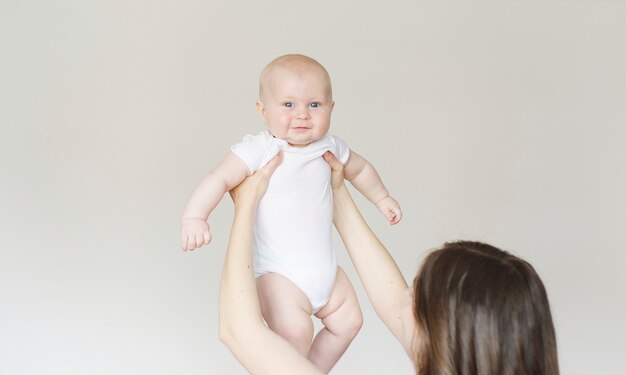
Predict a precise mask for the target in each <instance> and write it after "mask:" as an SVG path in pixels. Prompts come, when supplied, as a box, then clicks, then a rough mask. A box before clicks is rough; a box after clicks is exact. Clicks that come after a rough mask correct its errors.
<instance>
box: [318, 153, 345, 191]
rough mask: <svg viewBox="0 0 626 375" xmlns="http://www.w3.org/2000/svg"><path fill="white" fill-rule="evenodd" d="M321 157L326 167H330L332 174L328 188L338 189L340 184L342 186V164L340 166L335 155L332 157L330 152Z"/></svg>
mask: <svg viewBox="0 0 626 375" xmlns="http://www.w3.org/2000/svg"><path fill="white" fill-rule="evenodd" d="M322 157H323V158H324V160H325V161H326V162H327V163H328V165H330V169H331V172H332V175H331V180H330V186H331V187H332V188H333V189H336V188H338V187H340V186H341V184H343V164H341V162H340V161H339V160H337V158H336V157H335V155H333V153H332V152H330V151H326V153H325V154H324V155H322Z"/></svg>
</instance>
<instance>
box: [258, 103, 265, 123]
mask: <svg viewBox="0 0 626 375" xmlns="http://www.w3.org/2000/svg"><path fill="white" fill-rule="evenodd" d="M256 111H257V112H258V113H259V116H261V118H262V119H263V120H265V106H264V105H263V103H261V101H260V100H257V102H256Z"/></svg>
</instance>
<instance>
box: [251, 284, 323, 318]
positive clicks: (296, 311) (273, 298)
mask: <svg viewBox="0 0 626 375" xmlns="http://www.w3.org/2000/svg"><path fill="white" fill-rule="evenodd" d="M256 285H257V290H258V293H259V304H260V306H261V312H262V314H263V318H265V321H266V322H267V323H268V324H269V325H270V326H272V325H274V324H278V323H277V322H278V321H281V320H288V321H292V322H293V320H299V319H304V318H306V319H308V320H309V321H310V316H311V311H312V307H311V303H310V302H309V299H308V298H307V296H306V295H305V294H304V292H303V291H302V290H301V289H300V288H298V287H297V286H296V284H294V283H293V282H292V281H291V280H289V279H288V278H286V277H285V276H283V275H281V274H278V273H274V272H270V273H266V274H265V275H262V276H260V277H258V278H257V279H256Z"/></svg>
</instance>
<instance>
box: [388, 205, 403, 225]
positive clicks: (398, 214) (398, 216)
mask: <svg viewBox="0 0 626 375" xmlns="http://www.w3.org/2000/svg"><path fill="white" fill-rule="evenodd" d="M390 211H391V213H392V219H391V221H390V223H391V225H394V224H398V223H399V222H400V220H402V210H400V207H397V206H396V207H391V208H390Z"/></svg>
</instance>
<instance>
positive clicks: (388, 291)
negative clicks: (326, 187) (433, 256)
mask: <svg viewBox="0 0 626 375" xmlns="http://www.w3.org/2000/svg"><path fill="white" fill-rule="evenodd" d="M324 159H325V160H326V161H327V162H328V163H329V164H330V166H331V168H332V182H331V184H332V188H333V201H334V223H335V227H336V228H337V231H338V232H339V235H340V236H341V239H342V240H343V242H344V245H345V247H346V249H347V250H348V253H349V255H350V258H351V259H352V263H353V264H354V267H355V269H356V271H357V273H358V274H359V278H360V279H361V282H362V283H363V286H364V287H365V291H366V292H367V295H368V297H369V299H370V302H371V303H372V305H373V306H374V310H376V313H377V314H378V316H379V317H380V319H381V320H382V321H383V322H384V323H385V325H386V326H387V328H388V329H389V330H390V331H391V333H392V334H393V335H394V336H395V337H396V338H397V339H398V341H400V343H401V344H402V346H403V347H404V349H405V350H406V351H407V352H408V353H413V346H412V345H413V338H414V337H415V318H414V317H413V311H412V298H411V290H410V289H409V287H408V286H407V284H406V281H405V280H404V277H403V276H402V273H401V272H400V269H399V268H398V266H397V265H396V262H395V261H394V260H393V258H392V257H391V255H390V254H389V252H388V251H387V249H386V248H385V247H384V246H383V244H382V243H381V242H380V241H379V240H378V238H376V235H375V234H374V233H373V232H372V230H371V229H370V228H369V226H368V225H367V223H366V222H365V220H364V219H363V217H362V216H361V213H360V212H359V210H358V209H357V207H356V205H355V204H354V201H353V200H352V197H351V196H350V193H349V192H348V189H347V188H346V186H345V184H344V182H343V166H342V165H341V163H340V162H339V161H338V160H337V159H335V157H334V156H333V155H332V154H331V153H326V154H325V155H324Z"/></svg>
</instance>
